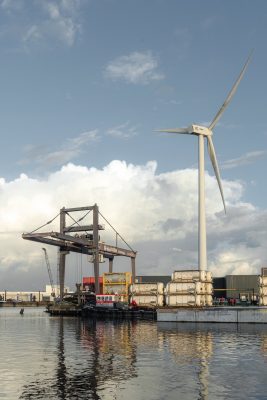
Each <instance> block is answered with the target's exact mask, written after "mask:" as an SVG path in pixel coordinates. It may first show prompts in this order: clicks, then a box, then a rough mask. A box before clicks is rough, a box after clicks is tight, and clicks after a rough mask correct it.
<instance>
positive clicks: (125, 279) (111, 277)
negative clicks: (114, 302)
mask: <svg viewBox="0 0 267 400" xmlns="http://www.w3.org/2000/svg"><path fill="white" fill-rule="evenodd" d="M131 279H132V275H131V273H130V272H104V274H103V284H104V285H106V284H109V283H121V284H123V283H125V284H126V283H127V284H130V283H131Z"/></svg>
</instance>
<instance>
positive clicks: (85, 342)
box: [0, 308, 267, 400]
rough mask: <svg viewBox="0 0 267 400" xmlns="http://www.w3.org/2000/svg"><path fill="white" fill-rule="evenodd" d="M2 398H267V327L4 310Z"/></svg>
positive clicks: (0, 312)
mask: <svg viewBox="0 0 267 400" xmlns="http://www.w3.org/2000/svg"><path fill="white" fill-rule="evenodd" d="M0 357H1V358H0V360H1V362H0V399H1V400H2V399H7V400H13V399H34V400H38V399H45V400H47V399H52V400H56V399H62V400H65V399H71V400H73V399H93V400H98V399H104V400H115V399H116V400H124V399H127V400H137V399H138V400H152V399H153V400H163V399H164V400H172V399H173V400H174V399H175V400H177V399H179V400H184V399H185V400H194V399H203V400H204V399H205V400H207V399H210V400H211V399H216V400H217V399H227V400H229V399H257V400H260V399H267V373H266V362H267V326H264V325H239V326H237V325H225V324H209V325H208V324H175V323H158V324H157V323H156V322H146V321H145V322H130V321H126V322H112V321H109V322H105V321H97V322H94V321H90V320H88V319H86V320H82V319H79V318H75V317H73V318H71V317H69V318H60V317H50V316H49V315H48V314H47V313H45V312H44V309H42V308H25V312H24V315H23V316H21V315H20V314H19V308H0Z"/></svg>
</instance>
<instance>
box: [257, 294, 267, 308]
mask: <svg viewBox="0 0 267 400" xmlns="http://www.w3.org/2000/svg"><path fill="white" fill-rule="evenodd" d="M259 305H260V306H267V296H261V297H260V298H259Z"/></svg>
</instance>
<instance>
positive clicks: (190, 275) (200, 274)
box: [172, 270, 207, 282]
mask: <svg viewBox="0 0 267 400" xmlns="http://www.w3.org/2000/svg"><path fill="white" fill-rule="evenodd" d="M206 275H207V273H206V271H198V270H191V271H190V270H188V271H174V272H173V273H172V281H174V282H181V281H189V282H191V281H199V280H200V281H203V282H205V281H206Z"/></svg>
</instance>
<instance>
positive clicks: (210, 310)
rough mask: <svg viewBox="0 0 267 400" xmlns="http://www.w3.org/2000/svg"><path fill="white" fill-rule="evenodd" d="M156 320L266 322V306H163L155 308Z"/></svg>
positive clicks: (236, 322)
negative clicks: (163, 307)
mask: <svg viewBox="0 0 267 400" xmlns="http://www.w3.org/2000/svg"><path fill="white" fill-rule="evenodd" d="M157 321H158V322H211V323H213V322H216V323H218V322H219V323H220V322H221V323H234V324H241V323H245V324H267V307H249V308H245V307H221V308H218V307H207V308H186V309H185V308H165V309H158V310H157Z"/></svg>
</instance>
